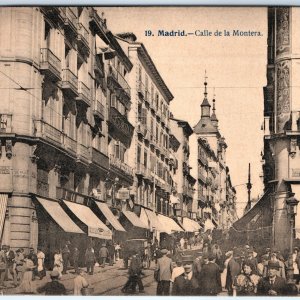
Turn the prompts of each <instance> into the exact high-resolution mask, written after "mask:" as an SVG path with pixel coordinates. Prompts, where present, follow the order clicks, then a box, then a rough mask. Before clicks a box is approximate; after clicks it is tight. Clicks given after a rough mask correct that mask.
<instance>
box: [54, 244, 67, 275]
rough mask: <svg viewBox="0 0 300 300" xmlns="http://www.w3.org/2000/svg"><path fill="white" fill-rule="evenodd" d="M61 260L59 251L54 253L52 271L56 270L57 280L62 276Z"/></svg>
mask: <svg viewBox="0 0 300 300" xmlns="http://www.w3.org/2000/svg"><path fill="white" fill-rule="evenodd" d="M63 269H64V267H63V259H62V255H61V252H60V250H59V249H57V250H56V251H55V252H54V266H53V271H54V270H56V271H57V272H58V273H59V278H61V276H62V271H63Z"/></svg>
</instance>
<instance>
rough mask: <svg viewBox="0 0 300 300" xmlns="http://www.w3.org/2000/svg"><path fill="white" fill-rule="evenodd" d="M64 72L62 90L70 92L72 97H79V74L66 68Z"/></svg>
mask: <svg viewBox="0 0 300 300" xmlns="http://www.w3.org/2000/svg"><path fill="white" fill-rule="evenodd" d="M62 72H63V73H62V74H63V76H62V86H61V88H62V90H63V91H65V92H66V93H67V94H69V96H71V97H78V78H77V76H76V75H75V74H74V73H73V72H72V71H71V70H70V69H64V70H63V71H62Z"/></svg>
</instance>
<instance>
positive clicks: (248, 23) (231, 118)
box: [98, 7, 267, 217]
mask: <svg viewBox="0 0 300 300" xmlns="http://www.w3.org/2000/svg"><path fill="white" fill-rule="evenodd" d="M98 12H99V13H101V12H104V17H105V18H106V19H107V25H108V28H109V29H110V30H111V31H112V32H113V33H120V32H134V33H135V35H136V36H137V40H138V41H139V42H142V43H144V45H145V47H146V48H147V50H148V52H149V54H150V55H151V58H152V59H153V61H154V63H155V65H156V67H157V69H158V71H159V72H160V74H161V76H162V78H163V79H164V81H165V83H166V84H167V86H168V87H169V89H170V91H171V92H172V94H173V95H174V100H173V101H172V102H171V105H170V109H171V111H172V113H173V114H174V117H176V118H180V119H184V120H186V121H188V122H189V124H190V125H191V127H194V126H195V125H196V124H197V122H198V121H199V119H200V113H201V110H200V104H201V102H202V100H203V92H204V87H203V82H204V76H205V70H206V74H207V77H208V78H207V82H208V99H209V101H210V103H211V104H212V99H213V94H215V99H216V114H217V117H218V119H219V129H220V132H221V134H222V135H223V136H224V137H225V139H226V143H227V145H228V148H227V153H226V160H227V165H228V166H229V169H230V174H231V179H232V184H233V186H236V185H238V186H236V190H237V207H238V216H239V217H240V216H241V215H242V211H243V208H244V207H245V204H246V202H247V190H246V187H245V185H241V184H244V183H246V182H247V179H248V163H251V180H252V184H253V187H252V191H251V196H252V197H257V196H258V195H261V194H262V190H263V184H262V179H261V178H260V177H259V175H260V174H261V172H262V167H261V162H260V160H261V156H260V153H261V151H262V150H263V131H262V130H261V126H262V123H263V86H265V85H266V65H267V8H265V7H251V8H247V7H226V8H224V7H103V8H102V7H99V8H98ZM147 30H151V31H152V33H153V35H154V36H146V35H145V31H147ZM158 30H165V31H171V30H174V31H177V30H185V32H186V33H187V32H191V33H195V31H196V30H198V32H199V31H205V30H207V31H211V36H195V35H188V36H180V37H167V36H157V34H158ZM224 30H226V31H228V32H229V33H230V36H224ZM234 30H240V31H247V32H248V31H249V30H250V31H254V32H260V34H261V35H260V36H233V34H232V33H233V31H234ZM216 31H220V32H221V33H222V35H221V36H215V35H214V34H215V32H216Z"/></svg>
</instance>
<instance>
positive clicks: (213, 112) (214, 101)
mask: <svg viewBox="0 0 300 300" xmlns="http://www.w3.org/2000/svg"><path fill="white" fill-rule="evenodd" d="M215 98H216V94H215V88H214V94H213V109H212V114H211V117H210V118H211V121H212V123H213V124H214V126H215V127H216V128H218V123H219V120H218V118H217V115H216V99H215Z"/></svg>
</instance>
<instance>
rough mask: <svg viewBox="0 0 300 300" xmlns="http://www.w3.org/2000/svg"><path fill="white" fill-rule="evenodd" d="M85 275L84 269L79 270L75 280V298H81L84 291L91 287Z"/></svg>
mask: <svg viewBox="0 0 300 300" xmlns="http://www.w3.org/2000/svg"><path fill="white" fill-rule="evenodd" d="M83 275H84V271H83V269H77V276H76V277H75V278H74V296H81V295H82V289H83V288H86V287H88V286H89V283H88V282H87V280H86V279H85V278H84V276H83Z"/></svg>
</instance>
